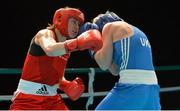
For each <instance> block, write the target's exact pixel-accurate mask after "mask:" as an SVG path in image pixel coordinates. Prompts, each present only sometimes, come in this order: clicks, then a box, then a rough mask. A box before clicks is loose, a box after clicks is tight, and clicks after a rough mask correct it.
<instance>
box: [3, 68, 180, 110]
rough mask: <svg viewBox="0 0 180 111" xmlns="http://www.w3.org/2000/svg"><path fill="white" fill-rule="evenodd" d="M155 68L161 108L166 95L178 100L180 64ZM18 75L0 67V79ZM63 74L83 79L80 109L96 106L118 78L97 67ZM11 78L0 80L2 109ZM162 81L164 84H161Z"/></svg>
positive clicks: (63, 95)
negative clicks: (7, 85) (83, 89)
mask: <svg viewBox="0 0 180 111" xmlns="http://www.w3.org/2000/svg"><path fill="white" fill-rule="evenodd" d="M155 69H156V73H157V77H158V81H159V85H160V87H161V89H160V97H161V105H162V109H166V108H167V107H166V106H165V105H166V104H165V103H163V104H162V102H163V101H166V100H167V99H165V98H166V96H167V95H170V94H175V93H176V94H175V95H176V96H177V97H176V96H175V98H176V99H178V98H179V100H180V66H158V67H155ZM165 72H166V73H167V74H166V73H165ZM169 72H171V73H169ZM173 72H175V74H174V75H175V77H174V80H172V79H173V78H172V76H174V75H173ZM163 73H165V76H164V75H163ZM168 74H171V75H168ZM20 75H21V69H17V68H0V79H3V76H7V78H8V77H10V76H11V77H12V76H18V77H16V79H17V80H19V79H20ZM65 76H67V77H71V76H80V77H82V79H83V80H84V83H85V86H86V90H85V93H83V94H82V95H81V98H80V100H78V102H79V103H81V100H82V98H84V99H83V100H82V103H84V105H85V106H83V107H82V109H86V110H87V109H91V108H92V107H90V106H91V105H93V104H94V106H96V105H97V104H98V102H100V100H101V99H102V98H103V97H104V96H105V95H106V94H107V93H108V92H109V90H110V89H111V88H112V87H113V85H114V82H117V78H118V77H113V76H112V75H111V74H110V73H109V72H108V71H102V70H101V69H99V68H67V69H66V71H65ZM105 76H108V77H107V78H105ZM109 78H113V79H109ZM96 79H99V80H96ZM11 80H12V79H10V80H1V82H0V84H1V85H0V86H1V87H0V88H1V89H0V109H3V104H2V102H4V101H10V100H11V98H12V94H13V92H11V93H12V94H10V95H9V92H7V93H6V92H5V91H3V89H5V87H3V86H5V84H4V83H8V82H7V81H11ZM104 80H105V82H104ZM106 80H107V81H106ZM178 80H179V81H178ZM3 81H6V82H4V83H3ZM168 81H174V82H173V83H172V84H171V83H170V82H168ZM106 82H107V83H106ZM109 82H111V85H107V84H108V83H109ZM163 82H164V83H166V84H163ZM176 83H177V84H176ZM17 84H18V81H16V85H15V84H13V86H14V88H12V89H13V91H15V90H16V87H17ZM106 86H107V88H106V90H104V87H106ZM95 87H97V88H95ZM12 89H11V91H12ZM4 93H6V94H4ZM61 95H62V97H63V98H65V99H68V97H67V96H66V95H65V94H64V93H61ZM98 97H100V99H99V101H98V102H96V98H98ZM162 97H163V98H162ZM164 97H165V98H164ZM170 98H171V97H170ZM168 100H169V99H168ZM68 102H70V101H68ZM169 102H170V101H169ZM173 102H175V101H173ZM163 105H164V106H163ZM79 108H80V107H79ZM70 109H71V108H70ZM92 109H93V108H92ZM172 109H180V102H179V104H178V103H177V104H176V107H174V108H172Z"/></svg>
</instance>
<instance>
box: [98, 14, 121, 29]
mask: <svg viewBox="0 0 180 111" xmlns="http://www.w3.org/2000/svg"><path fill="white" fill-rule="evenodd" d="M114 21H123V20H122V19H121V18H120V17H119V16H118V15H116V14H115V13H114V12H110V11H107V12H106V13H105V14H102V15H101V16H100V17H99V18H98V19H97V21H95V24H96V25H98V27H99V30H100V31H102V29H103V27H104V25H105V24H106V23H109V22H114Z"/></svg>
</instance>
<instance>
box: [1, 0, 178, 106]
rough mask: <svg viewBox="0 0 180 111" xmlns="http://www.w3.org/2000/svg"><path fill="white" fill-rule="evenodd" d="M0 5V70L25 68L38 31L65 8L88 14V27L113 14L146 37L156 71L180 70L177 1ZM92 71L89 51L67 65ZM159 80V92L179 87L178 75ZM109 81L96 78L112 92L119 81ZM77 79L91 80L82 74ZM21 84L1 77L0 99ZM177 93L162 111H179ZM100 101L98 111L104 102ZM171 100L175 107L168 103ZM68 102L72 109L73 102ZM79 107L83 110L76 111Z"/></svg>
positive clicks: (18, 0) (11, 1)
mask: <svg viewBox="0 0 180 111" xmlns="http://www.w3.org/2000/svg"><path fill="white" fill-rule="evenodd" d="M0 5H1V16H0V20H1V24H0V26H1V33H0V34H1V35H0V68H22V66H23V62H24V59H25V56H26V53H27V50H28V47H29V43H30V41H31V38H32V37H33V36H34V35H35V34H36V33H37V32H38V31H39V30H40V29H43V28H46V26H47V24H48V23H52V17H53V14H54V12H55V10H57V9H58V8H60V7H65V6H69V7H75V8H79V9H80V10H81V11H82V12H83V13H84V14H85V20H86V21H91V20H92V19H93V18H94V17H95V16H97V15H98V14H99V13H104V12H106V11H107V10H110V11H113V12H115V13H116V14H118V15H119V16H120V17H121V18H123V19H124V20H125V21H127V22H128V23H130V24H133V25H135V26H137V27H139V28H140V29H142V30H143V31H144V32H145V33H146V34H147V36H148V38H149V41H150V43H151V46H152V51H153V61H154V65H155V66H174V65H180V60H179V57H180V53H179V32H180V31H179V30H180V27H179V25H180V21H179V20H180V12H179V10H180V8H179V3H178V1H177V0H176V1H175V0H171V1H165V0H164V1H163V0H122V1H120V0H109V1H108V0H89V1H88V0H6V1H3V2H1V4H0ZM89 67H98V66H97V64H96V63H95V62H94V61H93V60H92V59H91V58H90V57H89V55H88V52H87V51H82V52H73V53H72V55H71V58H70V60H69V62H68V65H67V68H89ZM157 74H158V78H159V83H160V86H161V87H167V86H178V85H180V71H157ZM106 75H107V76H103V77H100V76H98V77H96V81H102V84H104V83H107V85H103V86H107V87H106V88H107V90H109V89H111V86H113V85H114V82H112V81H116V80H117V78H116V77H113V76H111V75H110V74H106ZM79 76H82V77H83V78H84V79H87V78H86V77H84V76H83V75H81V74H80V75H79ZM19 78H20V75H6V74H1V75H0V93H1V94H3V95H11V94H12V93H13V91H14V90H15V89H16V87H17V83H18V80H19ZM102 78H103V79H104V78H107V81H105V82H103V81H104V80H102ZM109 78H112V79H109ZM108 81H109V82H108ZM5 84H7V86H6V85H5ZM98 84H99V82H97V83H96V85H97V86H96V87H97V89H98V88H102V89H103V87H102V86H98ZM9 87H10V88H9ZM8 88H9V89H8ZM106 88H104V90H105V89H106ZM175 93H176V94H174V92H173V93H162V94H161V97H162V99H161V101H162V108H163V109H176V108H177V107H179V108H180V104H178V103H177V102H175V100H177V101H179V100H180V94H179V93H180V92H175ZM167 95H168V96H169V98H167V97H168V96H167ZM171 95H172V96H171ZM86 99H87V98H86ZM86 99H85V98H83V99H80V100H78V101H77V102H73V103H72V104H74V105H72V106H70V107H71V108H72V109H78V108H82V109H83V108H84V106H85V105H84V103H85V102H84V101H86ZM96 99H97V101H96V104H95V105H94V107H95V106H96V105H97V104H98V102H99V101H100V100H101V99H102V98H100V97H97V98H96ZM171 99H172V101H171V102H169V101H170V100H171ZM66 101H67V104H69V102H70V101H69V100H66ZM165 101H168V102H165ZM9 104H10V101H8V102H7V101H6V102H5V101H4V102H0V109H1V108H2V109H3V108H4V109H6V108H7V107H8V105H9ZM78 104H81V105H82V107H79V106H78V107H77V106H76V105H78ZM94 107H92V109H93V108H94Z"/></svg>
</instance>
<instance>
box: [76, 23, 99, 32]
mask: <svg viewBox="0 0 180 111" xmlns="http://www.w3.org/2000/svg"><path fill="white" fill-rule="evenodd" d="M91 29H97V30H99V27H98V26H97V25H96V24H94V23H91V22H86V23H85V24H83V25H82V26H81V27H80V29H79V34H82V33H83V32H86V31H88V30H91Z"/></svg>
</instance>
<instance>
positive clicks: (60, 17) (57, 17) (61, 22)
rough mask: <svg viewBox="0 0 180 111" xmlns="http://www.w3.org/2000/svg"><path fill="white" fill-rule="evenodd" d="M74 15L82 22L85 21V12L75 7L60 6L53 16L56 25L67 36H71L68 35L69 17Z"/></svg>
mask: <svg viewBox="0 0 180 111" xmlns="http://www.w3.org/2000/svg"><path fill="white" fill-rule="evenodd" d="M70 17H72V18H75V19H77V20H78V21H79V22H80V24H83V22H84V14H83V13H82V12H81V11H80V10H78V9H75V8H60V9H58V10H56V12H55V14H54V17H53V24H54V26H55V27H56V28H57V29H58V30H59V31H60V32H61V34H62V35H63V36H65V37H69V35H68V19H69V18H70Z"/></svg>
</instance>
